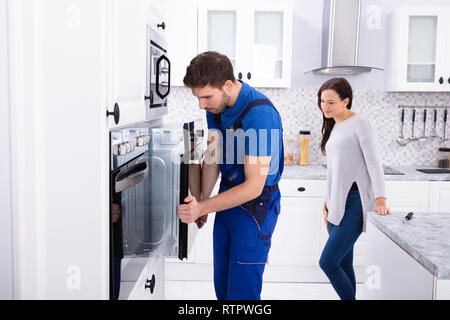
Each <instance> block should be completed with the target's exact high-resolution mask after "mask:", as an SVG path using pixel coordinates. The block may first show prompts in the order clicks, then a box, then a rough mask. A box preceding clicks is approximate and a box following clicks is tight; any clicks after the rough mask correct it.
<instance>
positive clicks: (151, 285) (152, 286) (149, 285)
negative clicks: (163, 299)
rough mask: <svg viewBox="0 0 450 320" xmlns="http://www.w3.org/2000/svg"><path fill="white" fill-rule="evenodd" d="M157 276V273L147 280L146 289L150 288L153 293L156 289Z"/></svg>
mask: <svg viewBox="0 0 450 320" xmlns="http://www.w3.org/2000/svg"><path fill="white" fill-rule="evenodd" d="M155 284H156V278H155V275H152V279H151V280H148V279H147V281H146V282H145V290H147V289H150V293H151V294H153V291H154V290H155Z"/></svg>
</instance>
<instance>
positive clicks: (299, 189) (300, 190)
mask: <svg viewBox="0 0 450 320" xmlns="http://www.w3.org/2000/svg"><path fill="white" fill-rule="evenodd" d="M297 190H298V191H299V192H305V191H306V189H305V188H303V187H300V188H298V189H297Z"/></svg>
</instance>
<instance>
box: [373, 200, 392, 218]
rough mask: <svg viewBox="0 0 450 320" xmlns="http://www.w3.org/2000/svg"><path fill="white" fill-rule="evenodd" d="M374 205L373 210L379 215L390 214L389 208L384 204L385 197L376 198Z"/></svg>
mask: <svg viewBox="0 0 450 320" xmlns="http://www.w3.org/2000/svg"><path fill="white" fill-rule="evenodd" d="M375 206H376V208H375V212H376V213H378V214H379V215H382V216H385V215H388V214H391V209H389V208H388V207H387V206H386V198H377V200H376V202H375Z"/></svg>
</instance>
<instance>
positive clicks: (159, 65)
mask: <svg viewBox="0 0 450 320" xmlns="http://www.w3.org/2000/svg"><path fill="white" fill-rule="evenodd" d="M146 45H147V64H146V65H147V72H146V74H147V80H146V93H145V102H146V103H145V104H146V114H147V118H146V119H147V120H152V119H155V118H158V117H161V116H163V115H165V114H167V113H168V111H167V108H168V107H167V97H168V96H169V93H170V71H171V69H170V60H169V58H168V56H167V44H166V42H165V40H164V39H163V38H162V37H161V36H160V35H159V34H158V33H156V32H155V31H154V30H153V29H152V28H151V27H150V26H147V44H146Z"/></svg>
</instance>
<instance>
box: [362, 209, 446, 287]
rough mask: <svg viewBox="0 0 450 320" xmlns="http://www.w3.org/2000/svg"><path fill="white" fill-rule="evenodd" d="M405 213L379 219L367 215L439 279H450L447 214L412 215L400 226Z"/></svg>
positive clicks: (372, 214) (395, 213)
mask: <svg viewBox="0 0 450 320" xmlns="http://www.w3.org/2000/svg"><path fill="white" fill-rule="evenodd" d="M406 214H407V212H393V213H391V214H390V215H387V216H380V215H378V214H376V213H375V212H369V213H368V215H367V217H368V221H370V222H371V223H372V224H373V225H374V226H375V227H377V228H378V229H379V230H380V231H381V232H383V233H384V234H385V235H386V236H388V237H389V238H390V239H391V240H392V241H394V242H395V243H396V244H397V245H398V246H399V247H401V248H402V249H403V250H404V251H406V252H407V253H408V254H409V255H410V256H411V257H413V258H414V259H416V260H417V261H418V262H419V263H420V264H422V265H423V266H424V267H425V268H426V269H427V270H428V271H430V273H432V274H433V275H434V276H436V277H437V278H439V279H450V233H449V232H448V230H450V213H432V212H426V213H419V212H418V213H414V217H413V218H412V219H411V220H410V221H407V222H405V223H403V221H404V218H405V216H406Z"/></svg>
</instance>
